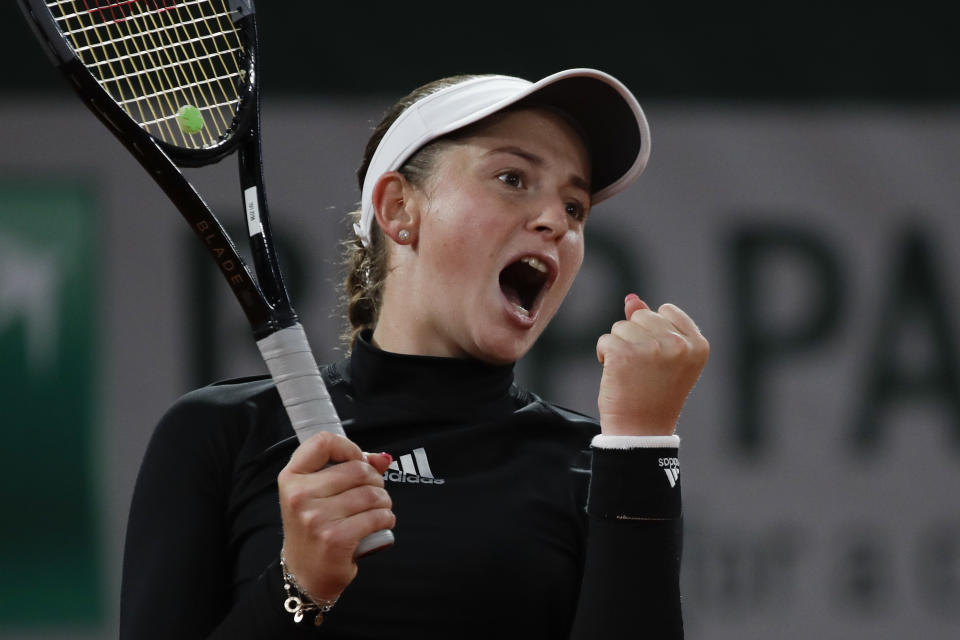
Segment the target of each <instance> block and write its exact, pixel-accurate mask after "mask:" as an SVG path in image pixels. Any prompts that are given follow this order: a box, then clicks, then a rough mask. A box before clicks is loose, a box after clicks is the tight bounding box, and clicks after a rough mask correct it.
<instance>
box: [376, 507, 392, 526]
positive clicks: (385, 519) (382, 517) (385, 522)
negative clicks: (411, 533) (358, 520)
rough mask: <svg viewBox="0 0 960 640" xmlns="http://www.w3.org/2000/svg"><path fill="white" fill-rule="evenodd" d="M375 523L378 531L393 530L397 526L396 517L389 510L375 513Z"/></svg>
mask: <svg viewBox="0 0 960 640" xmlns="http://www.w3.org/2000/svg"><path fill="white" fill-rule="evenodd" d="M375 523H376V526H378V527H379V528H380V529H393V528H394V527H395V526H396V524H397V516H396V515H394V513H393V511H391V510H390V509H381V510H379V511H378V512H377V516H376V518H375Z"/></svg>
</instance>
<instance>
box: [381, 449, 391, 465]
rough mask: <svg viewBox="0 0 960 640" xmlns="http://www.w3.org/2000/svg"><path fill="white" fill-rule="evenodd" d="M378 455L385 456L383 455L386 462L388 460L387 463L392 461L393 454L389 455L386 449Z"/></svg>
mask: <svg viewBox="0 0 960 640" xmlns="http://www.w3.org/2000/svg"><path fill="white" fill-rule="evenodd" d="M380 455H382V456H385V457H386V458H387V462H388V463H389V462H393V456H392V455H390V454H389V453H387V452H386V451H384V452H383V453H381V454H380Z"/></svg>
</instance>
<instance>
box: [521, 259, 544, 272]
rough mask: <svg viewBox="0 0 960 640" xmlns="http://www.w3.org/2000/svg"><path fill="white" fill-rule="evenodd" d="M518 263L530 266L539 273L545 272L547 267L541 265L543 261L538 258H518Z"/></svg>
mask: <svg viewBox="0 0 960 640" xmlns="http://www.w3.org/2000/svg"><path fill="white" fill-rule="evenodd" d="M520 262H522V263H524V264H527V265H530V266H531V267H533V268H534V269H536V270H537V271H539V272H540V273H546V272H547V265H545V264H543V261H542V260H540V258H534V257H533V256H527V257H526V258H520Z"/></svg>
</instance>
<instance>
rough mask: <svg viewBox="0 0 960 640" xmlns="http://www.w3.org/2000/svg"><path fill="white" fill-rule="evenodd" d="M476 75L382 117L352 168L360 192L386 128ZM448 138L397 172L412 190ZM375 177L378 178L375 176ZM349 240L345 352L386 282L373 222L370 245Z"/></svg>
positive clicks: (437, 84) (382, 246) (418, 93)
mask: <svg viewBox="0 0 960 640" xmlns="http://www.w3.org/2000/svg"><path fill="white" fill-rule="evenodd" d="M477 77H480V76H473V75H461V76H451V77H449V78H441V79H440V80H435V81H433V82H430V83H428V84H425V85H423V86H422V87H418V88H417V89H414V90H413V91H411V92H410V93H409V94H407V95H406V96H404V97H403V98H401V99H400V100H399V101H397V103H396V104H394V105H393V106H392V107H391V108H390V109H389V110H387V112H386V113H385V114H384V116H383V119H382V120H380V123H379V124H378V125H377V126H376V127H375V128H374V130H373V133H372V134H371V135H370V139H369V140H368V141H367V146H366V148H365V149H364V151H363V160H362V162H361V163H360V167H359V168H358V169H357V182H358V183H359V186H360V190H361V191H362V190H363V181H364V178H366V175H367V169H368V168H369V166H370V161H371V159H372V158H373V154H374V153H375V152H376V150H377V147H378V146H379V144H380V141H381V140H382V139H383V136H384V135H385V134H386V132H387V129H389V128H390V125H392V124H393V123H394V121H395V120H396V119H397V118H398V117H400V114H401V113H403V112H404V111H405V110H406V109H408V108H409V107H410V106H411V105H413V104H414V103H415V102H417V101H418V100H421V99H422V98H425V97H426V96H428V95H430V94H432V93H436V92H437V91H440V90H441V89H445V88H447V87H450V86H453V85H455V84H458V83H460V82H463V81H465V80H469V79H471V78H477ZM449 139H450V137H449V136H447V137H444V138H439V139H437V140H434V141H432V142H430V143H429V144H427V145H426V146H425V147H423V148H422V149H420V150H419V151H417V152H416V153H415V154H414V155H413V156H411V157H410V159H409V160H407V161H406V162H405V163H404V165H403V166H402V167H400V169H398V171H399V172H400V174H401V175H403V177H404V178H406V179H407V180H408V181H409V182H410V183H411V184H413V185H414V186H416V187H420V188H423V186H424V184H425V183H426V180H427V178H428V177H429V176H430V174H431V172H432V171H433V168H434V164H435V162H436V158H437V155H438V154H439V152H440V151H441V150H442V149H443V148H444V147H445V146H446V145H445V141H447V140H449ZM378 177H379V176H378ZM348 217H349V221H350V222H351V223H354V222H359V220H360V210H359V209H357V210H356V211H351V212H350V213H349V214H348ZM350 233H351V235H350V236H349V237H348V238H347V239H346V240H344V241H343V243H342V246H343V254H342V266H343V268H344V271H345V272H346V277H345V278H344V282H343V290H342V292H341V295H340V299H341V304H342V306H343V308H344V314H343V318H344V329H343V333H342V334H341V339H342V341H343V343H344V345H345V346H346V348H347V351H349V350H350V349H351V348H352V347H353V344H354V342H356V339H357V335H358V334H359V333H360V332H361V331H363V330H364V329H372V328H374V327H376V326H377V319H378V318H379V315H380V306H381V303H382V302H383V288H384V284H385V282H386V279H387V272H388V270H389V265H388V264H387V257H388V256H387V242H386V240H385V239H384V237H383V232H382V231H381V230H380V226H379V225H378V224H377V223H376V221H375V220H374V221H373V223H372V225H371V229H370V246H369V247H365V246H363V242H361V240H360V238H358V237H356V236H355V235H353V232H352V226H351V232H350Z"/></svg>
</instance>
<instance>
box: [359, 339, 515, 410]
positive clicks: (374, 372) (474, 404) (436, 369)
mask: <svg viewBox="0 0 960 640" xmlns="http://www.w3.org/2000/svg"><path fill="white" fill-rule="evenodd" d="M371 336H372V332H370V331H364V332H363V333H361V334H360V335H359V336H358V338H357V341H356V343H355V344H354V346H353V351H352V352H351V354H350V360H349V363H345V364H346V365H347V366H345V367H343V368H342V369H341V371H342V375H343V377H344V378H345V379H346V382H348V383H349V384H350V386H351V387H352V388H353V393H354V394H355V395H356V400H357V401H358V402H360V403H361V404H363V403H369V402H375V403H377V404H380V403H382V402H383V403H389V404H391V405H393V406H395V407H396V408H397V409H399V410H405V411H406V410H410V411H414V412H418V413H419V412H423V413H426V414H428V415H431V416H434V417H441V416H449V417H451V418H453V417H457V418H464V417H471V416H474V417H489V416H491V415H497V414H503V413H510V412H512V411H513V410H514V399H513V397H512V395H511V393H510V389H511V386H512V384H513V365H512V364H510V365H491V364H487V363H484V362H480V361H479V360H473V359H469V358H441V357H435V356H413V355H405V354H400V353H391V352H389V351H383V350H382V349H380V348H378V347H376V346H374V344H373V342H372V339H371Z"/></svg>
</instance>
